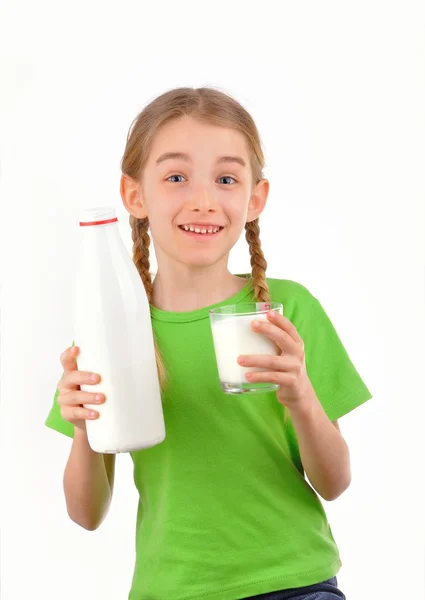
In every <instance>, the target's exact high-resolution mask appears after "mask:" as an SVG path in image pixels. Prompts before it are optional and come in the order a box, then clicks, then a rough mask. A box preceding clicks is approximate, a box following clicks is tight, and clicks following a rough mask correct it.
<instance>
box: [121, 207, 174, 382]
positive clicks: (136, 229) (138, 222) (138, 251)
mask: <svg viewBox="0 0 425 600" xmlns="http://www.w3.org/2000/svg"><path fill="white" fill-rule="evenodd" d="M130 225H131V229H132V233H131V237H132V240H133V262H134V264H135V265H136V267H137V270H138V271H139V275H140V277H141V279H142V281H143V285H144V286H145V290H146V295H147V297H148V300H149V302H150V303H151V302H152V295H153V283H152V277H151V273H150V270H149V269H150V264H149V246H150V243H151V239H150V236H149V220H148V219H147V218H146V219H137V218H136V217H133V215H130ZM154 344H155V357H156V365H157V368H158V377H159V382H160V385H161V389H164V386H165V383H166V381H167V376H166V371H165V366H164V361H163V360H162V356H161V353H160V351H159V348H158V345H157V343H156V339H155V336H154Z"/></svg>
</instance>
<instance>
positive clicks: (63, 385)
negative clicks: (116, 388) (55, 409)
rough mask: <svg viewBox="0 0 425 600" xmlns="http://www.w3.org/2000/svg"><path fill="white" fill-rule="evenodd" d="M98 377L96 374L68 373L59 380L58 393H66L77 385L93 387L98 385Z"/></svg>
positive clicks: (85, 372)
mask: <svg viewBox="0 0 425 600" xmlns="http://www.w3.org/2000/svg"><path fill="white" fill-rule="evenodd" d="M99 381H100V376H99V374H98V373H90V372H88V371H69V372H68V373H66V375H65V376H64V377H63V378H62V379H61V380H60V382H59V384H58V389H59V391H64V392H66V391H68V390H71V389H73V388H75V386H79V385H95V384H96V383H99Z"/></svg>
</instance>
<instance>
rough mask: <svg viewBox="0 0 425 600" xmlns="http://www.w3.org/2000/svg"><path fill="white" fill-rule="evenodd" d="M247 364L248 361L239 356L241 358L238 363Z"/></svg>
mask: <svg viewBox="0 0 425 600" xmlns="http://www.w3.org/2000/svg"><path fill="white" fill-rule="evenodd" d="M245 362H246V360H245V359H244V357H243V356H239V358H238V363H239V364H240V365H244V364H245Z"/></svg>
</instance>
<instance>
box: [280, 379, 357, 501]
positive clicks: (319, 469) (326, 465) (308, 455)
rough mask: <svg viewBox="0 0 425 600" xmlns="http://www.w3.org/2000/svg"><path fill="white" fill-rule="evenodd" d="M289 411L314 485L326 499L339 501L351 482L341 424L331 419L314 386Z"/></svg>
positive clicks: (304, 461)
mask: <svg viewBox="0 0 425 600" xmlns="http://www.w3.org/2000/svg"><path fill="white" fill-rule="evenodd" d="M289 412H290V415H291V419H292V423H293V425H294V429H295V432H296V434H297V437H298V444H299V448H300V454H301V460H302V463H303V466H304V470H305V473H306V475H307V477H308V479H309V481H310V483H311V484H312V486H313V487H314V489H315V490H316V491H317V493H318V494H320V496H322V498H324V499H325V500H335V498H337V497H338V496H340V495H341V494H342V493H343V492H344V491H345V490H346V489H347V488H348V486H349V485H350V482H351V469H350V454H349V450H348V446H347V444H346V442H345V440H344V438H343V437H342V435H341V433H340V430H339V426H338V422H337V421H335V422H334V423H332V422H331V421H330V420H329V419H328V417H327V415H326V413H325V411H324V410H323V407H322V405H321V404H320V402H319V400H318V398H317V396H316V394H315V392H314V390H313V387H312V386H311V387H310V389H309V390H308V392H307V393H306V396H305V398H304V401H300V402H298V403H297V404H296V405H294V406H292V407H291V408H290V409H289Z"/></svg>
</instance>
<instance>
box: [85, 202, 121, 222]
mask: <svg viewBox="0 0 425 600" xmlns="http://www.w3.org/2000/svg"><path fill="white" fill-rule="evenodd" d="M117 221H118V219H117V217H116V216H115V208H113V207H111V206H97V207H94V208H86V209H85V210H83V211H82V215H81V219H80V225H81V226H87V225H106V224H107V223H116V222H117Z"/></svg>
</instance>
